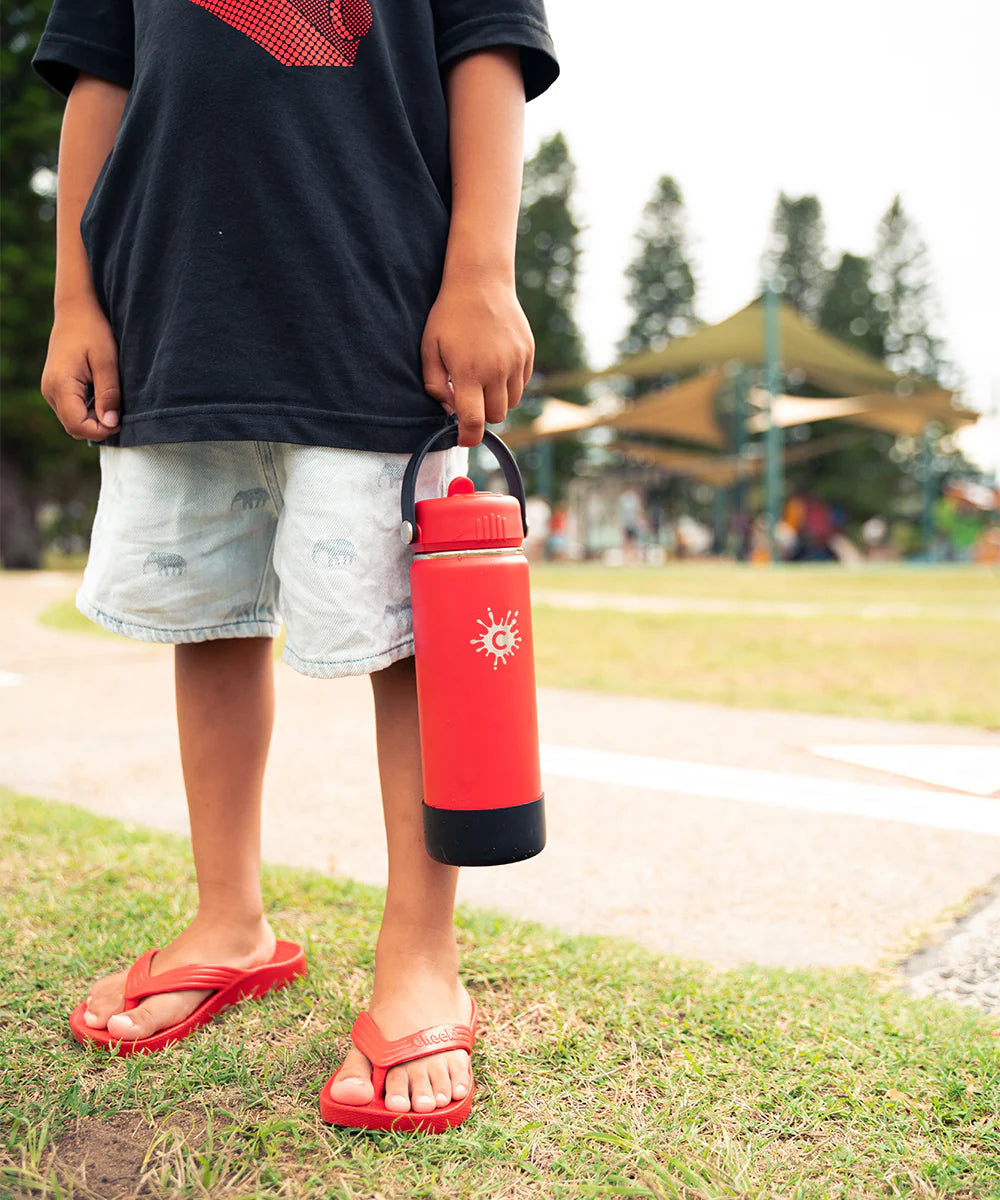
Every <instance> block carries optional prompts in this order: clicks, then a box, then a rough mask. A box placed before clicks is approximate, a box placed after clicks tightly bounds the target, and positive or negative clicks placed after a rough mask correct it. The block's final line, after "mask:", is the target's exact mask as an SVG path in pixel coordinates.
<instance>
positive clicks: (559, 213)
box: [515, 133, 584, 374]
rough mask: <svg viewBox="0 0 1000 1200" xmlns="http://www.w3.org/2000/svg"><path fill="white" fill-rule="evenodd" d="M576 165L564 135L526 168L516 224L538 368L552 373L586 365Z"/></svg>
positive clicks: (520, 283) (519, 274) (521, 290)
mask: <svg viewBox="0 0 1000 1200" xmlns="http://www.w3.org/2000/svg"><path fill="white" fill-rule="evenodd" d="M575 183H576V167H575V166H574V164H573V161H572V160H571V158H570V156H569V148H568V146H567V145H566V139H565V138H564V137H563V135H562V134H561V133H557V134H555V135H554V136H553V137H551V138H549V140H548V141H546V142H543V143H542V144H541V146H540V147H539V148H538V152H537V153H536V154H535V155H534V156H533V157H532V158H529V159H528V160H527V162H526V163H525V164H524V188H523V191H522V198H521V214H520V219H519V221H518V226H517V255H516V262H515V274H516V281H517V295H518V299H519V300H520V302H521V307H522V308H523V309H524V313H525V316H526V317H527V318H528V323H529V324H530V325H531V331H532V333H533V334H534V337H535V370H536V371H538V372H540V373H543V374H547V373H549V372H552V371H561V370H565V369H568V368H571V367H582V366H583V365H584V353H583V338H582V337H581V335H580V331H579V329H578V328H577V326H576V321H575V320H574V318H573V303H574V301H575V299H576V285H577V274H578V270H579V260H580V247H579V244H578V239H579V236H580V227H579V226H578V225H577V223H576V221H575V220H574V218H573V214H572V203H571V198H572V194H573V187H574V185H575Z"/></svg>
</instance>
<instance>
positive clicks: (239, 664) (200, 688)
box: [85, 637, 275, 1039]
mask: <svg viewBox="0 0 1000 1200" xmlns="http://www.w3.org/2000/svg"><path fill="white" fill-rule="evenodd" d="M174 670H175V684H176V694H177V724H178V733H179V736H180V751H181V764H182V767H183V772H184V784H185V788H186V791H187V799H188V811H189V813H190V817H191V841H192V847H193V850H194V860H195V869H196V871H197V876H198V912H197V915H196V916H195V918H194V920H193V921H192V922H191V923H190V925H188V926H187V928H186V929H184V930H183V931H182V932H181V934H180V935H179V936H178V937H177V938H176V939H175V940H174V941H173V942H171V943H170V945H169V946H167V947H165V948H164V949H163V950H161V952H160V953H159V954H158V955H157V956H156V958H155V960H154V963H153V968H152V972H153V974H154V975H157V974H159V973H161V972H162V971H166V970H169V969H171V968H173V967H179V966H187V965H189V964H191V963H196V962H203V963H212V964H216V965H222V966H233V967H252V966H257V965H259V964H261V963H264V962H267V960H268V959H269V958H270V957H271V955H272V954H273V953H274V944H275V939H274V934H273V933H272V932H271V929H270V926H269V925H268V923H267V921H266V920H265V918H264V913H263V905H262V901H261V894H260V802H261V791H262V788H263V781H264V767H265V764H266V761H267V752H268V749H269V746H270V741H271V730H272V726H273V723H274V660H273V639H272V638H269V637H250V638H226V639H221V640H217V641H208V642H195V643H184V644H181V645H178V646H176V647H175V655H174ZM145 949H146V947H145V946H137V947H136V954H138V953H140V952H141V951H142V950H145ZM125 975H126V972H120V973H118V974H116V975H112V976H110V977H108V978H106V979H102V980H101V981H100V982H99V983H97V984H96V985H95V986H94V989H93V991H92V993H91V1000H90V1002H89V1008H88V1013H87V1015H86V1017H85V1020H86V1021H87V1024H88V1025H90V1026H91V1027H93V1028H95V1029H98V1028H104V1027H105V1026H107V1028H108V1030H109V1032H111V1033H113V1034H114V1036H115V1037H120V1038H126V1039H130V1038H136V1037H146V1036H148V1035H149V1034H151V1033H154V1032H155V1031H157V1030H159V1029H163V1028H165V1027H166V1026H168V1025H172V1024H175V1023H176V1022H177V1021H180V1020H183V1019H184V1017H186V1016H188V1014H190V1013H191V1012H193V1011H194V1009H195V1008H196V1007H197V1006H198V1005H199V1004H200V1003H201V1001H202V1000H203V999H204V998H205V997H206V996H207V995H208V994H209V993H208V992H204V991H184V992H173V993H169V994H166V995H162V996H151V997H150V998H149V999H148V1000H146V1001H145V1002H144V1003H143V1004H141V1005H139V1007H138V1008H135V1009H132V1010H130V1012H129V1014H128V1016H125V1015H124V1014H123V1013H122V1008H123V1007H124V1003H123V989H124V985H125ZM115 1014H119V1015H115Z"/></svg>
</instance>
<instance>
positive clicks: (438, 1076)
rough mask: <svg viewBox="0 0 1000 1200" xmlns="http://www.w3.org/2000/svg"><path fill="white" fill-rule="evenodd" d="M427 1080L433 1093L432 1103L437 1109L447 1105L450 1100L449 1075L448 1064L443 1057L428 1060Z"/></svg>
mask: <svg viewBox="0 0 1000 1200" xmlns="http://www.w3.org/2000/svg"><path fill="white" fill-rule="evenodd" d="M427 1078H428V1079H429V1080H430V1085H431V1091H432V1092H433V1093H434V1103H435V1104H436V1105H437V1106H438V1108H440V1107H441V1106H442V1105H444V1104H447V1103H448V1102H449V1101H450V1100H451V1075H450V1074H449V1072H448V1062H447V1060H446V1058H445V1056H444V1055H439V1056H438V1057H437V1058H432V1059H429V1060H428V1062H427Z"/></svg>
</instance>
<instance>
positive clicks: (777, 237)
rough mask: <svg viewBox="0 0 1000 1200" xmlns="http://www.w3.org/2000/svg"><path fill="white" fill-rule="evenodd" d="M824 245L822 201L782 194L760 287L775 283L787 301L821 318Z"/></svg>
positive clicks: (824, 277) (777, 204)
mask: <svg viewBox="0 0 1000 1200" xmlns="http://www.w3.org/2000/svg"><path fill="white" fill-rule="evenodd" d="M825 242H826V231H825V229H824V226H823V215H822V210H821V209H820V203H819V200H818V199H817V198H816V197H815V196H800V197H799V199H798V200H793V199H792V198H791V197H790V196H786V195H785V193H784V192H781V193H780V194H779V196H778V201H777V203H776V204H775V206H774V217H773V219H772V222H771V236H770V241H769V244H768V247H767V249H766V250H765V251H764V255H763V257H762V259H761V287H762V288H763V287H764V286H766V284H767V283H768V281H769V280H773V281H774V282H775V283H776V284H777V285H778V288H779V290H780V291H781V292H782V294H783V295H782V298H783V299H784V300H785V302H786V303H787V304H791V305H792V307H793V308H796V309H798V311H799V312H800V313H802V315H803V316H804V317H808V318H809V319H810V320H813V321H815V320H816V319H817V318H818V316H819V310H820V304H821V302H822V297H823V293H824V289H825V283H826V268H825V267H824V265H823V255H824V246H825Z"/></svg>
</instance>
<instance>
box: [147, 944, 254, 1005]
mask: <svg viewBox="0 0 1000 1200" xmlns="http://www.w3.org/2000/svg"><path fill="white" fill-rule="evenodd" d="M157 953H158V951H157V950H147V951H146V953H145V954H143V955H142V957H141V958H138V959H136V961H135V962H134V963H133V964H132V966H131V967H130V968H129V973H128V977H127V979H126V980H125V1007H126V1009H129V1008H135V1007H136V1005H138V1004H140V1003H141V1002H142V1001H143V1000H145V999H146V998H147V997H148V996H158V995H161V994H162V993H163V992H183V991H191V990H193V989H198V990H202V989H205V988H208V989H210V990H211V991H221V989H222V988H224V987H228V986H229V985H230V984H231V983H234V982H235V981H236V980H237V979H239V978H240V977H241V976H242V975H245V974H246V972H245V971H241V970H240V969H239V967H213V966H209V965H208V964H206V963H194V964H192V965H191V966H189V967H175V968H174V969H173V970H171V971H164V972H163V973H162V974H160V975H151V974H150V971H149V968H150V965H151V964H152V961H153V959H154V957H155V956H156V955H157Z"/></svg>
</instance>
